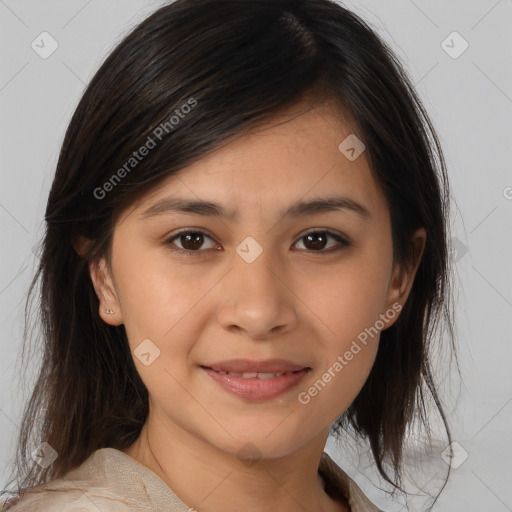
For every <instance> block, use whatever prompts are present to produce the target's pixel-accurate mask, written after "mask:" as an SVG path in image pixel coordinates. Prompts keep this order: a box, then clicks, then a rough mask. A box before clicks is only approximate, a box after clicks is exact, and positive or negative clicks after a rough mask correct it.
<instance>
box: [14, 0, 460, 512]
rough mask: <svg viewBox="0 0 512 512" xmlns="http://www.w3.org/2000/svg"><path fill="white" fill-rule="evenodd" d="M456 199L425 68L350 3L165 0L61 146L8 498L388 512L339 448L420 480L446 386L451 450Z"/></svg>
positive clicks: (94, 85) (23, 502)
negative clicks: (419, 82) (435, 346)
mask: <svg viewBox="0 0 512 512" xmlns="http://www.w3.org/2000/svg"><path fill="white" fill-rule="evenodd" d="M448 197H449V191H448V182H447V176H446V170H445V166H444V162H443V157H442V153H441V149H440V146H439V143H438V140H437V138H436V135H435V132H434V131H433V129H432V126H431V124H430V121H429V119H428V116H427V114H426V113H425V111H424V109H423V107H422V106H421V103H420V101H419V100H418V98H417V95H416V94H415V92H414V90H413V88H412V86H411V85H410V82H409V81H408V79H407V77H406V75H405V74H404V72H403V70H402V68H401V66H400V64H399V63H398V61H397V60H396V58H395V57H394V56H393V54H392V53H391V51H390V50H389V49H388V48H387V47H386V45H385V44H384V43H383V42H382V41H381V40H380V39H379V38H378V36H377V35H376V34H375V33H374V32H373V31H372V30H371V29H370V28H369V27H368V26H367V25H366V24H365V23H364V22H363V21H362V20H360V19H359V18H358V17H356V16H355V15H354V14H352V13H350V12H349V11H348V10H346V9H345V8H343V7H341V6H340V5H338V4H336V3H334V2H332V1H330V0H293V1H290V0H251V1H240V0H237V1H234V0H178V1H176V2H174V3H171V4H169V5H166V6H164V7H162V8H160V9H159V10H157V11H156V12H155V13H154V14H153V15H151V16H150V17H149V18H147V19H146V20H145V21H143V22H142V23H141V24H139V25H138V26H137V27H136V28H135V29H134V30H133V31H132V32H131V33H130V34H129V35H128V36H127V37H126V38H125V39H124V40H123V41H122V42H121V43H120V44H119V45H118V46H117V48H116V49H115V50H114V51H113V52H112V53H111V55H110V56H109V57H108V58H107V59H106V61H105V62H104V64H103V65H102V66H101V68H100V69H99V71H98V72H97V73H96V75H95V76H94V78H93V79H92V81H91V83H90V85H89V86H88V87H87V90H86V91H85V93H84V95H83V97H82V99H81V101H80V104H79V105H78V107H77V109H76V112H75V114H74V116H73V118H72V120H71V123H70V125H69V128H68V131H67V133H66V137H65V140H64V143H63V147H62V151H61V154H60V158H59V162H58V165H57V170H56V175H55V179H54V182H53V186H52V189H51V191H50V195H49V199H48V204H47V210H46V222H47V231H46V234H45V238H44V244H43V250H42V255H41V264H40V268H39V269H38V273H37V275H36V276H35V278H34V281H33V284H32V287H31V291H32V289H33V287H34V285H35V284H36V283H37V280H38V279H39V278H41V298H42V302H41V314H42V318H43V321H44V359H43V364H42V367H41V372H40V375H39V379H38V382H37V385H36V387H35V389H34V393H33V395H32V398H31V400H30V403H29V404H28V407H27V410H26V413H25V416H24V421H23V425H22V429H21V432H20V440H19V447H18V455H19V476H21V478H19V482H21V483H20V485H19V494H20V496H21V499H20V500H19V501H18V502H17V504H14V506H12V507H11V508H9V510H12V511H13V512H22V511H25V510H34V509H37V510H61V511H68V510H69V511H71V510H76V511H77V510H87V511H89V510H101V511H103V512H107V511H111V510H112V511H114V510H116V511H118V510H119V511H120V510H130V511H131V510H149V511H156V510H176V511H178V510H179V511H182V510H183V511H185V510H192V509H195V510H199V511H203V510H204V511H208V512H209V511H212V512H213V511H217V510H224V511H225V510H235V509H236V510H239V509H240V508H243V509H244V510H249V511H257V510H280V511H295V510H309V511H321V512H327V511H348V510H351V511H353V512H362V511H376V510H378V509H377V507H376V506H375V505H373V504H372V503H371V501H370V500H369V499H368V498H367V497H366V496H365V495H364V494H363V493H362V492H361V490H360V489H359V488H358V486H357V485H356V484H355V482H354V481H353V480H352V479H350V477H349V476H348V475H347V474H346V473H345V472H343V471H342V470H341V469H340V468H339V467H338V466H337V465H336V464H335V463H334V462H333V461H332V459H330V457H329V456H328V455H327V454H326V453H325V452H324V451H323V450H324V447H325V443H326V441H327V438H328V435H329V433H330V432H332V433H337V434H341V432H342V431H343V430H347V429H349V428H351V429H353V430H354V432H356V433H357V435H358V436H360V437H361V438H362V439H365V440H367V441H368V442H369V444H370V446H371V449H372V452H373V456H374V459H375V463H376V466H377V468H378V470H379V472H380V473H381V475H382V476H383V477H384V478H385V479H386V480H387V481H389V482H390V483H392V484H393V485H395V486H396V487H397V488H400V485H401V472H402V466H403V457H402V451H403V444H404V438H405V434H406V431H407V428H408V427H409V426H410V425H411V423H412V421H413V420H414V419H415V418H416V417H418V416H419V417H420V418H421V420H422V421H423V422H424V423H425V425H428V417H427V415H426V413H425V410H424V405H423V404H424V402H423V397H424V391H425V390H428V391H429V392H430V393H431V394H432V396H433V398H434V399H435V402H436V404H437V405H438V407H439V412H440V414H441V417H442V418H443V421H444V422H445V426H446V429H447V430H446V431H447V438H448V442H450V439H451V438H450V431H449V428H448V425H447V424H446V421H445V418H444V414H443V411H442V407H441V405H440V401H439V399H438V397H437V393H436V389H435V385H434V381H433V378H432V374H431V365H430V359H429V354H430V343H431V339H432V334H433V332H434V327H435V325H436V323H437V321H438V320H440V319H445V320H446V322H447V325H448V327H449V329H450V332H451V329H452V321H451V317H450V301H449V296H448V291H449V289H448V285H449V281H448V248H447V240H448V235H447V225H448V223H447V214H448ZM39 414H42V417H41V421H40V422H39V423H37V419H38V415H39ZM33 432H35V433H36V434H37V442H36V443H35V445H34V441H33V440H32V439H31V437H30V436H31V434H32V433H33ZM34 446H36V450H35V451H34ZM27 454H28V458H27V459H25V457H26V455H27ZM385 463H388V464H390V467H391V469H392V470H393V473H394V474H393V475H388V472H387V471H386V468H385ZM37 484H38V485H37ZM14 501H16V500H14Z"/></svg>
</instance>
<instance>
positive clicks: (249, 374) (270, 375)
mask: <svg viewBox="0 0 512 512" xmlns="http://www.w3.org/2000/svg"><path fill="white" fill-rule="evenodd" d="M218 373H221V374H222V375H226V374H227V375H232V376H233V377H242V378H243V379H255V378H258V379H273V378H274V377H280V376H281V375H290V374H292V373H293V372H277V373H262V372H260V373H256V372H245V373H237V372H225V371H219V372H218Z"/></svg>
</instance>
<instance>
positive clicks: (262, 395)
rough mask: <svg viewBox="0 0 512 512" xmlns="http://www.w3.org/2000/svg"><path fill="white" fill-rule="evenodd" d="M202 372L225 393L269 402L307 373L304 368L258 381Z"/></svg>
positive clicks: (208, 369)
mask: <svg viewBox="0 0 512 512" xmlns="http://www.w3.org/2000/svg"><path fill="white" fill-rule="evenodd" d="M203 370H205V371H206V373H207V374H208V375H209V376H210V377H211V378H212V379H213V380H214V381H216V382H218V383H219V384H220V385H221V386H222V387H223V388H224V389H225V390H226V391H229V392H230V393H233V394H234V395H236V396H239V397H241V398H246V399H248V400H270V399H271V398H275V397H276V396H279V395H281V394H282V393H285V392H286V391H289V390H290V389H292V388H293V387H295V386H296V385H297V384H298V383H299V381H300V380H302V378H303V377H304V375H306V373H308V371H309V370H308V369H307V368H304V369H303V370H300V371H298V372H294V373H291V374H289V375H280V376H279V377H272V378H271V379H259V378H258V377H255V378H251V379H244V378H243V377H235V376H233V375H229V374H227V373H225V374H222V373H218V372H216V371H214V370H212V369H211V368H204V367H203Z"/></svg>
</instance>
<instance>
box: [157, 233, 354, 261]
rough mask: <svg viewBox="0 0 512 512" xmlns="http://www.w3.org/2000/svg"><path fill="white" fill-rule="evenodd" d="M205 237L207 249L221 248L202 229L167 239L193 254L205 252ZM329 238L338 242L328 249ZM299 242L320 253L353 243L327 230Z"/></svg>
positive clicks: (309, 234)
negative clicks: (208, 242) (208, 244)
mask: <svg viewBox="0 0 512 512" xmlns="http://www.w3.org/2000/svg"><path fill="white" fill-rule="evenodd" d="M205 239H209V240H210V241H211V243H210V247H206V249H214V248H217V249H218V248H220V245H219V244H216V243H215V242H214V241H213V239H212V238H211V237H210V236H209V235H207V234H206V233H205V232H204V231H200V230H188V231H181V232H180V233H178V234H176V235H174V236H173V237H172V238H170V239H169V240H167V244H169V246H170V248H171V250H173V251H176V252H180V253H183V254H187V255H190V256H191V255H193V254H194V253H200V252H203V251H201V250H200V249H201V247H202V246H203V244H204V241H205ZM328 239H332V240H335V241H336V242H337V243H335V244H332V245H331V246H330V247H328V248H327V249H326V245H327V240H328ZM175 241H177V242H179V243H180V244H181V247H180V246H177V247H176V242H175ZM299 242H302V243H303V244H304V245H305V246H306V249H309V250H308V252H316V253H320V254H326V253H331V252H334V251H338V250H341V249H342V248H344V247H348V246H350V245H351V243H350V242H349V241H348V240H347V239H346V238H344V237H342V236H341V235H338V234H336V233H332V232H331V231H327V230H317V231H310V232H309V233H305V234H303V235H302V236H301V237H300V238H299V239H298V240H297V242H295V244H294V245H296V244H298V243H299ZM173 246H174V247H173Z"/></svg>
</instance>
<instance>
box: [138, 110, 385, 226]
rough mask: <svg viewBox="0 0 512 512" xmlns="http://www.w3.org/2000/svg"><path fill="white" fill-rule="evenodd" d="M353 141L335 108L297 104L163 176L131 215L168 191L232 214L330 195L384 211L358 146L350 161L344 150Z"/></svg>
mask: <svg viewBox="0 0 512 512" xmlns="http://www.w3.org/2000/svg"><path fill="white" fill-rule="evenodd" d="M358 139H359V137H358V136H357V134H356V130H355V128H354V126H353V125H352V124H351V123H350V122H349V121H347V119H346V117H344V116H343V115H342V113H341V111H340V109H339V108H337V106H335V105H333V104H329V103H327V104H322V105H317V106H311V105H310V104H308V103H302V104H298V105H297V106H295V107H293V108H292V109H289V110H288V111H286V112H285V113H283V114H281V115H278V116H275V117H274V118H273V119H271V120H269V121H267V122H266V123H264V124H263V125H261V126H259V127H257V128H254V129H252V130H250V131H248V132H246V133H244V134H242V135H240V136H239V137H237V138H235V139H233V140H231V141H230V142H229V143H227V144H226V145H224V146H223V147H220V148H219V149H217V150H216V151H215V152H213V153H211V154H209V155H207V156H205V157H204V158H201V159H200V160H198V161H196V162H194V163H193V164H191V165H189V166H188V167H186V168H184V169H182V170H180V171H179V172H177V173H175V174H174V175H172V176H169V177H168V178H166V179H164V180H163V181H162V182H160V183H159V185H158V186H156V187H155V189H154V190H152V191H150V192H149V193H147V194H146V195H145V196H143V197H142V198H140V199H139V200H138V201H137V203H136V204H134V205H133V207H132V208H130V215H131V214H135V217H137V218H140V217H142V215H143V213H144V212H145V211H146V210H147V208H148V206H151V205H152V204H155V203H156V202H158V201H159V200H162V199H164V198H169V197H173V196H175V197H179V198H183V197H186V198H188V199H195V200H206V201H212V202H216V203H219V204H222V205H225V206H226V210H228V211H229V212H231V214H232V215H233V216H234V215H235V214H236V213H241V214H242V215H251V213H254V212H255V208H258V209H259V210H262V209H263V208H264V209H265V210H267V211H269V210H276V211H277V210H282V206H283V205H286V204H291V203H293V202H296V201H298V200H299V199H303V200H304V199H308V198H309V197H319V196H327V195H331V196H332V195H333V194H336V195H340V194H343V196H347V197H350V198H351V199H353V200H354V201H357V202H359V203H362V204H364V205H366V206H367V208H368V209H369V210H371V211H373V212H375V213H376V214H377V215H379V214H383V213H385V210H386V209H387V205H386V202H385V200H384V197H383V195H382V193H381V191H380V189H379V188H378V185H377V183H376V182H375V179H374V177H373V175H372V172H371V169H370V167H369V164H368V160H367V158H366V155H365V152H364V151H363V152H362V153H361V154H360V156H358V157H357V158H355V159H353V158H352V157H353V156H354V152H349V153H347V152H346V149H347V144H348V146H350V145H354V142H355V144H358V142H357V140H358ZM340 145H341V148H342V149H341V150H340ZM349 149H350V148H349ZM354 149H355V150H357V151H360V150H361V149H362V147H361V146H357V147H355V148H354ZM347 154H348V156H350V157H351V158H348V157H347ZM355 156H357V153H355ZM244 212H245V213H244Z"/></svg>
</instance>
